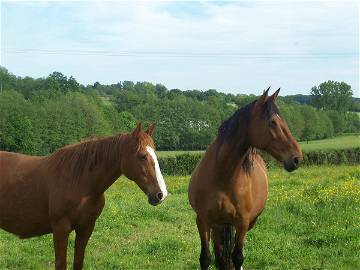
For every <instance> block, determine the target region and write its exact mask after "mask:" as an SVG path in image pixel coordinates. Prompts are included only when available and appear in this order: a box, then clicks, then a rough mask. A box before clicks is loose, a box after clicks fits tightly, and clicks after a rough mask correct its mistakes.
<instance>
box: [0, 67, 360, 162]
mask: <svg viewBox="0 0 360 270" xmlns="http://www.w3.org/2000/svg"><path fill="white" fill-rule="evenodd" d="M326 83H328V85H326V87H337V84H336V83H337V82H331V81H329V82H326ZM329 85H330V86H329ZM343 86H344V85H341V87H343ZM319 87H321V85H320V86H319ZM346 89H347V91H348V92H351V88H346ZM348 92H347V98H349V97H350V99H349V100H350V102H349V101H348V102H347V103H346V104H345V105H343V103H341V102H340V103H339V104H341V106H342V109H341V111H340V110H339V109H337V108H336V107H331V108H326V107H324V106H320V105H318V104H317V103H315V102H314V103H313V104H312V105H303V104H300V103H299V102H297V101H295V100H294V99H289V98H287V97H280V98H279V99H278V106H279V108H280V111H281V113H282V115H283V117H284V118H285V119H286V121H287V123H288V125H289V127H290V129H291V130H292V132H293V134H294V136H295V137H296V138H297V139H298V140H312V139H321V138H327V137H331V136H334V135H337V134H341V133H343V132H360V120H359V116H358V114H357V113H355V112H348V109H349V108H350V107H351V94H352V93H351V94H350V96H349V93H348ZM313 96H314V100H316V99H315V96H316V93H314V94H313ZM341 97H342V96H341ZM342 98H343V97H342ZM255 99H256V96H254V95H243V94H238V95H234V94H225V93H222V92H219V91H217V90H215V89H211V90H207V91H200V90H187V91H180V90H179V89H171V90H169V89H167V88H166V87H165V86H163V85H161V84H152V83H149V82H137V83H134V82H131V81H122V82H119V83H117V84H112V85H102V84H100V83H98V82H96V83H94V84H93V85H87V86H84V85H81V84H79V83H78V82H77V81H76V79H75V78H73V77H66V76H65V75H63V74H62V73H60V72H54V73H52V74H50V75H49V76H47V77H46V78H39V79H34V78H31V77H24V78H23V77H17V76H15V75H13V74H11V73H9V72H8V71H7V70H6V69H5V68H0V149H1V150H7V151H14V152H22V153H29V154H41V155H45V154H47V153H49V152H52V151H54V150H55V149H57V148H59V147H61V146H63V145H66V144H69V143H73V142H77V141H80V140H82V139H84V138H89V137H95V136H105V135H110V134H115V133H120V132H128V131H130V130H131V129H132V128H133V127H134V126H135V125H136V122H137V121H142V122H143V123H144V125H148V124H150V123H153V122H155V123H156V124H157V129H156V132H155V141H156V144H157V147H158V149H160V150H177V149H181V150H200V149H205V148H206V147H207V146H208V145H209V144H210V143H211V141H212V140H213V139H214V138H215V137H216V133H217V129H218V127H219V126H220V124H221V122H222V121H223V120H224V119H226V118H227V117H229V116H230V115H231V114H232V113H233V112H234V111H235V110H236V109H237V108H238V107H240V106H243V105H245V104H247V103H249V102H251V101H253V100H255ZM325 104H326V103H325ZM344 106H349V108H347V109H346V108H344Z"/></svg>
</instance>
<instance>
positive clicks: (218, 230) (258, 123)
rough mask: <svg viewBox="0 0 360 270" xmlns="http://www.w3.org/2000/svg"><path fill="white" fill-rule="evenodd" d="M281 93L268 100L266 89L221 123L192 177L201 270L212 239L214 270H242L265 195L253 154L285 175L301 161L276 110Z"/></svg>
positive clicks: (264, 176)
mask: <svg viewBox="0 0 360 270" xmlns="http://www.w3.org/2000/svg"><path fill="white" fill-rule="evenodd" d="M279 90H280V89H278V90H277V91H276V92H275V93H274V94H273V95H272V96H268V91H269V89H267V90H266V91H264V93H263V95H262V96H261V97H260V98H259V99H258V100H256V101H254V102H252V103H250V104H248V105H246V106H244V107H242V108H240V109H238V110H237V111H236V112H235V113H234V114H233V115H232V116H231V117H230V118H229V119H227V120H225V121H224V122H223V123H222V124H221V126H220V128H219V131H218V136H217V138H216V140H215V141H214V142H213V143H212V144H211V145H210V146H209V147H208V149H207V151H206V152H205V155H204V157H203V158H202V159H201V161H200V162H199V164H198V165H197V167H196V168H195V170H194V171H193V173H192V176H191V180H190V184H189V201H190V204H191V206H192V208H193V209H194V211H195V212H196V224H197V227H198V231H199V235H200V240H201V253H200V265H201V269H208V267H209V265H210V261H211V256H210V251H209V240H210V235H211V236H212V239H213V242H214V252H215V263H216V266H217V268H218V269H233V267H235V269H236V270H239V269H241V267H242V264H243V260H244V257H243V251H242V250H243V245H244V239H245V235H246V233H247V231H248V230H250V229H251V228H252V226H254V224H255V222H256V218H257V217H258V216H259V215H260V214H261V212H262V210H263V209H264V207H265V203H266V199H267V195H268V178H267V170H266V166H265V164H264V162H263V160H262V158H261V157H260V155H259V154H258V153H257V152H256V149H261V150H264V151H266V152H268V153H269V154H270V155H272V156H273V157H274V158H276V159H277V160H278V161H280V162H282V163H283V165H284V168H285V169H286V170H287V171H289V172H290V171H293V170H295V169H297V168H298V166H299V165H300V162H301V161H302V153H301V150H300V148H299V145H298V143H297V142H296V140H295V139H294V138H293V136H292V135H291V132H290V130H289V128H288V126H287V124H286V122H285V120H284V119H283V118H282V117H281V114H280V112H279V110H278V108H277V107H276V105H275V99H276V97H277V95H278V93H279ZM235 231H236V233H234V232H235Z"/></svg>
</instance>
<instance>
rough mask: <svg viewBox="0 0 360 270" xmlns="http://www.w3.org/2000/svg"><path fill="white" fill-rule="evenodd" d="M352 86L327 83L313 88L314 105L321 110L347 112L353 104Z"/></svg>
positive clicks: (340, 83) (342, 83)
mask: <svg viewBox="0 0 360 270" xmlns="http://www.w3.org/2000/svg"><path fill="white" fill-rule="evenodd" d="M352 94H353V92H352V90H351V86H350V85H348V84H346V83H344V82H334V81H327V82H323V83H321V84H320V85H319V86H314V87H313V88H311V95H312V96H313V100H312V102H313V104H314V105H315V106H316V107H317V108H319V109H327V110H335V111H338V112H342V113H344V112H347V111H348V110H349V108H350V106H351V103H352V98H351V97H352Z"/></svg>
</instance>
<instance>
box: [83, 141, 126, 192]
mask: <svg viewBox="0 0 360 270" xmlns="http://www.w3.org/2000/svg"><path fill="white" fill-rule="evenodd" d="M117 136H120V137H119V138H118V140H120V141H119V142H118V143H117V144H118V145H117V147H113V148H112V149H110V151H109V152H110V153H102V154H103V155H104V156H103V158H102V160H101V161H100V162H99V164H97V165H96V166H95V168H94V170H93V172H92V173H91V175H92V177H90V178H91V186H92V191H93V192H94V193H96V194H100V193H104V192H105V191H106V190H107V189H108V188H109V187H110V186H111V185H112V184H113V183H114V182H115V181H116V180H117V179H118V178H119V177H120V176H121V174H122V171H121V166H120V164H121V159H122V156H123V153H122V149H123V147H122V145H123V142H124V139H125V135H117ZM107 155H108V156H107ZM106 156H107V157H106Z"/></svg>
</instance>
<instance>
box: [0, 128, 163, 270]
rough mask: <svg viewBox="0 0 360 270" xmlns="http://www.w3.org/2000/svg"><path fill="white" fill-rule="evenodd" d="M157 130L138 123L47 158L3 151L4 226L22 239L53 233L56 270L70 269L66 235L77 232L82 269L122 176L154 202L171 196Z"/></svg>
mask: <svg viewBox="0 0 360 270" xmlns="http://www.w3.org/2000/svg"><path fill="white" fill-rule="evenodd" d="M154 128H155V125H154V124H152V125H150V126H149V127H148V129H147V130H146V131H145V132H143V131H141V123H139V124H138V125H137V127H136V128H135V130H133V131H132V132H131V133H128V134H118V135H115V136H110V137H105V138H98V139H91V140H88V141H85V142H82V143H78V144H74V145H69V146H65V147H63V148H61V149H58V150H57V151H55V152H54V153H53V154H50V155H48V156H44V157H38V156H28V155H22V154H17V153H10V152H5V151H1V152H0V228H2V229H4V230H5V231H8V232H10V233H13V234H15V235H17V236H19V237H20V238H29V237H35V236H40V235H44V234H48V233H52V234H53V243H54V249H55V269H56V270H63V269H66V267H67V263H66V257H67V255H66V254H67V245H68V237H69V234H70V232H71V231H72V230H75V232H76V238H75V252H74V261H73V269H75V270H79V269H82V268H83V261H84V254H85V248H86V245H87V242H88V240H89V238H90V236H91V234H92V231H93V229H94V225H95V222H96V219H97V218H98V217H99V215H100V214H101V212H102V209H103V207H104V204H105V197H104V192H105V191H106V190H107V189H108V188H109V187H110V186H111V185H112V184H113V183H114V182H115V181H116V180H117V179H118V178H119V177H120V175H122V174H124V175H125V176H126V177H128V178H129V179H131V180H133V181H134V182H135V183H136V184H137V185H138V186H139V187H140V189H141V190H142V191H143V192H144V193H145V194H146V195H147V196H148V202H149V203H150V204H151V205H154V206H155V205H157V204H159V203H160V202H162V201H163V200H164V199H165V197H166V196H167V190H166V185H165V182H164V179H163V177H162V174H161V171H160V167H159V163H158V160H157V158H156V154H155V150H154V149H155V146H154V142H153V139H152V137H151V136H152V133H153V131H154ZM0 256H1V255H0Z"/></svg>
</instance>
